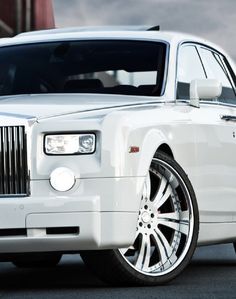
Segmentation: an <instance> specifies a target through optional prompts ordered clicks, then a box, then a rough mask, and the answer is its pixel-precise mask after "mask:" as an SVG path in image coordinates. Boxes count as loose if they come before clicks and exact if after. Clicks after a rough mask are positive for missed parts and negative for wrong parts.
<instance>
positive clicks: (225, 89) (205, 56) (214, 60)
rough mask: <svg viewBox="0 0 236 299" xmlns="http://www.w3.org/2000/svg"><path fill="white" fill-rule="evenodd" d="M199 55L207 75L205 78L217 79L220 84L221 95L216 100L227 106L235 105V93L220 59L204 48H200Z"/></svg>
mask: <svg viewBox="0 0 236 299" xmlns="http://www.w3.org/2000/svg"><path fill="white" fill-rule="evenodd" d="M200 55H201V57H202V60H203V64H204V67H205V70H206V73H207V78H210V79H217V80H219V81H220V82H221V83H222V94H221V96H220V97H219V98H218V101H220V102H223V103H228V104H236V97H235V92H234V89H233V88H232V85H231V82H230V77H229V74H228V72H227V70H226V67H225V64H224V63H223V60H222V57H221V56H220V55H219V54H217V53H215V52H212V51H210V50H207V49H205V48H200Z"/></svg>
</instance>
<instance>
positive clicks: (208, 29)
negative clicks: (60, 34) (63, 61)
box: [53, 0, 236, 61]
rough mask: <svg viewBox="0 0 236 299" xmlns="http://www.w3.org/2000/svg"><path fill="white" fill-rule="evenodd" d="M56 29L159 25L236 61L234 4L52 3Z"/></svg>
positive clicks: (203, 0) (167, 0)
mask: <svg viewBox="0 0 236 299" xmlns="http://www.w3.org/2000/svg"><path fill="white" fill-rule="evenodd" d="M53 2H54V10H55V20H56V26H57V27H67V26H73V27H74V26H95V25H108V26H109V25H151V26H152V25H160V26H161V29H162V30H171V31H181V32H186V33H191V34H194V35H198V36H200V37H203V38H206V39H208V40H210V41H212V42H214V43H216V44H218V45H220V46H221V47H222V48H224V49H225V50H226V51H227V52H228V53H229V54H230V55H231V57H232V58H234V61H236V0H208V1H207V0H53Z"/></svg>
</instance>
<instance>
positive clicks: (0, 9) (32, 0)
mask: <svg viewBox="0 0 236 299" xmlns="http://www.w3.org/2000/svg"><path fill="white" fill-rule="evenodd" d="M54 27H55V22H54V11H53V4H52V0H1V1H0V37H5V36H13V35H15V34H17V33H20V32H24V31H29V30H37V29H48V28H54Z"/></svg>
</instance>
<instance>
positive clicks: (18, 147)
mask: <svg viewBox="0 0 236 299" xmlns="http://www.w3.org/2000/svg"><path fill="white" fill-rule="evenodd" d="M17 195H19V196H27V195H29V175H28V166H27V145H26V132H25V127H24V126H7V127H6V126H5V127H0V197H3V196H17Z"/></svg>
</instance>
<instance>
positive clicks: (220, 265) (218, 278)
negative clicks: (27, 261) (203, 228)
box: [0, 245, 236, 299]
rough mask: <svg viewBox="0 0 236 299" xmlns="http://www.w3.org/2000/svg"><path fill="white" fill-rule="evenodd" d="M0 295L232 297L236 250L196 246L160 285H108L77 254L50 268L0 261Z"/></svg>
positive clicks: (132, 298)
mask: <svg viewBox="0 0 236 299" xmlns="http://www.w3.org/2000/svg"><path fill="white" fill-rule="evenodd" d="M2 298H11V299H14V298H34V299H36V298H40V299H42V298H50V299H51V298H57V299H60V298H63V299H65V298H70V299H73V298H76V299H80V298H83V299H87V298H89V299H93V298H101V299H107V298H112V299H116V298H122V299H126V298H127V299H139V298H148V299H152V298H158V299H168V298H181V299H185V298H186V299H191V298H194V299H195V298H203V299H215V298H220V299H224V298H225V299H226V298H227V299H230V298H232V299H236V254H235V252H234V249H233V246H232V245H218V246H209V247H202V248H198V249H197V250H196V252H195V255H194V259H193V261H192V263H191V264H190V265H189V266H188V268H187V269H186V270H185V271H184V273H183V274H182V275H180V276H179V277H178V278H177V279H175V280H174V281H173V282H171V283H170V284H168V285H166V286H161V287H125V288H124V287H111V286H109V285H106V284H104V283H102V282H101V281H99V280H98V279H97V278H96V277H94V276H93V275H92V274H91V273H90V272H89V271H88V270H87V269H86V267H85V266H84V265H83V263H82V261H81V259H80V257H79V255H67V256H64V257H63V259H62V261H61V262H60V264H59V265H58V266H57V267H55V268H51V269H38V270H35V269H24V270H21V269H17V268H15V267H14V266H13V265H12V264H11V263H0V299H2Z"/></svg>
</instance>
